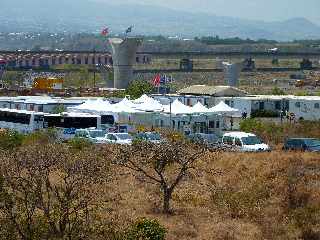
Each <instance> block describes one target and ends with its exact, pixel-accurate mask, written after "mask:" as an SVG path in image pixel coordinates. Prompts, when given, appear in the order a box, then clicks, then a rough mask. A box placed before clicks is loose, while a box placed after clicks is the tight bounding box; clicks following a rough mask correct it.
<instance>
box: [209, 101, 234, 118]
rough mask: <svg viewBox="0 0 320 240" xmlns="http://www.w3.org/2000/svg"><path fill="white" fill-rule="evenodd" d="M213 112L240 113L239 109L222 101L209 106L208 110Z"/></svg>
mask: <svg viewBox="0 0 320 240" xmlns="http://www.w3.org/2000/svg"><path fill="white" fill-rule="evenodd" d="M208 111H209V112H211V113H218V114H231V115H232V114H237V113H239V110H238V109H235V108H232V107H230V106H228V105H227V104H225V103H224V102H220V103H219V104H217V105H216V106H214V107H212V108H209V110H208Z"/></svg>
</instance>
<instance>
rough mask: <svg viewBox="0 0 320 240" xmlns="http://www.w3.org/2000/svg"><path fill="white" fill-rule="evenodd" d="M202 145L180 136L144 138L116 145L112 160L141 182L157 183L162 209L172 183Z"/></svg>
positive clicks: (183, 174)
mask: <svg viewBox="0 0 320 240" xmlns="http://www.w3.org/2000/svg"><path fill="white" fill-rule="evenodd" d="M205 151H206V149H205V148H204V147H203V146H201V145H194V144H191V143H188V142H186V141H184V140H168V141H165V142H162V143H160V144H153V143H150V142H146V141H138V142H134V143H133V144H132V145H131V146H120V147H119V149H118V151H117V154H116V156H115V160H114V162H115V163H116V164H119V165H121V166H123V167H125V168H127V169H130V170H132V171H133V172H132V173H133V174H134V175H135V176H137V177H139V179H141V180H143V181H145V182H151V183H155V184H158V185H159V186H160V189H161V194H162V198H163V212H164V213H166V214H168V213H170V212H171V209H170V201H171V199H172V194H173V192H174V191H175V189H176V187H177V186H178V185H179V183H181V181H182V180H183V179H184V177H186V175H187V174H188V173H189V172H190V169H192V168H193V167H194V163H195V162H196V161H197V160H198V159H200V157H201V156H202V155H203V154H204V153H205Z"/></svg>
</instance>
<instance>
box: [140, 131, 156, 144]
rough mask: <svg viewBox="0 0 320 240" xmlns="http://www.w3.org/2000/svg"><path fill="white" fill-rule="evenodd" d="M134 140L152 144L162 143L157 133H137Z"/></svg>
mask: <svg viewBox="0 0 320 240" xmlns="http://www.w3.org/2000/svg"><path fill="white" fill-rule="evenodd" d="M134 138H135V139H137V140H143V141H148V142H152V143H161V141H162V139H161V136H160V134H159V133H157V132H141V133H137V134H136V135H135V137H134Z"/></svg>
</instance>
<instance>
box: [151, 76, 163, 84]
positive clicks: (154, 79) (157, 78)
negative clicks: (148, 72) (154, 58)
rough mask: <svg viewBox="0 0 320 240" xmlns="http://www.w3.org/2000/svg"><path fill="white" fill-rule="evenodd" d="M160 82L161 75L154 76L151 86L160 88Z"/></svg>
mask: <svg viewBox="0 0 320 240" xmlns="http://www.w3.org/2000/svg"><path fill="white" fill-rule="evenodd" d="M160 81H161V75H160V74H157V75H155V76H154V78H153V80H152V84H153V86H155V87H160Z"/></svg>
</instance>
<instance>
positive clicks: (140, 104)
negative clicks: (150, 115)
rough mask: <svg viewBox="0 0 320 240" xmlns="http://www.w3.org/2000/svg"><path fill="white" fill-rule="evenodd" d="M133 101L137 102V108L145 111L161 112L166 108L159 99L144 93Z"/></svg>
mask: <svg viewBox="0 0 320 240" xmlns="http://www.w3.org/2000/svg"><path fill="white" fill-rule="evenodd" d="M133 102H134V103H136V107H135V108H136V109H137V110H141V111H145V112H161V111H163V108H164V107H163V105H162V104H161V103H160V102H159V101H157V100H155V99H153V98H151V97H148V96H147V95H143V96H141V98H139V99H137V100H134V101H133Z"/></svg>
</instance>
